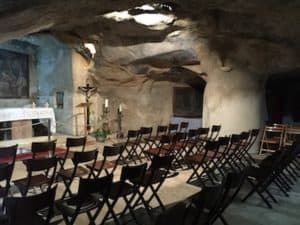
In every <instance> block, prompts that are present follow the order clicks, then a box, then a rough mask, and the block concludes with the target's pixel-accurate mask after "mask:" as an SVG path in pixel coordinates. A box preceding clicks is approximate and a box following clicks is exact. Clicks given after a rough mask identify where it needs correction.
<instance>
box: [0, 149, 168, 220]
mask: <svg viewBox="0 0 300 225" xmlns="http://www.w3.org/2000/svg"><path fill="white" fill-rule="evenodd" d="M89 152H90V151H89ZM81 153H83V152H81ZM172 161H173V157H170V156H166V157H155V158H154V159H153V161H152V162H151V164H150V165H149V166H148V165H147V163H143V164H139V165H134V166H128V165H127V166H123V167H122V170H121V175H120V178H119V180H118V181H113V176H114V175H113V173H111V174H109V175H106V176H102V177H100V178H99V177H93V176H92V171H91V172H90V175H89V176H88V177H86V178H80V181H79V187H78V190H77V193H75V194H74V193H70V196H69V197H68V198H62V199H60V200H57V201H55V204H53V201H54V196H55V189H56V188H55V187H54V188H53V186H52V185H50V186H49V188H48V189H47V190H46V191H45V192H42V194H37V195H33V196H23V197H5V198H4V204H3V209H4V210H3V212H5V214H4V215H3V216H2V218H0V219H1V220H2V221H5V220H6V222H7V223H5V222H4V223H3V224H10V225H19V224H48V222H49V221H50V219H51V217H52V216H53V211H54V210H53V209H54V206H55V207H56V208H57V209H58V210H59V211H60V212H61V213H62V215H63V219H64V221H65V223H66V224H74V222H75V220H76V218H77V217H78V215H79V214H83V213H85V214H87V216H88V219H89V224H95V220H96V219H97V218H98V216H99V213H100V212H101V210H102V209H103V207H104V206H106V207H107V209H108V210H107V212H106V214H105V216H104V218H103V219H102V222H101V224H104V223H105V222H106V221H107V219H110V218H111V219H113V221H114V223H115V224H121V222H120V218H122V217H123V216H124V215H125V214H126V213H127V212H128V213H129V215H130V216H131V217H132V219H133V220H135V222H136V223H138V220H137V217H136V215H135V212H134V209H135V208H136V207H137V206H139V205H143V206H144V208H145V209H146V212H147V213H148V215H149V216H150V218H153V215H152V213H151V202H152V201H153V200H155V199H156V200H157V202H158V203H159V205H160V206H161V208H162V209H164V204H163V203H162V201H161V199H160V197H159V195H158V190H159V189H160V187H161V186H162V184H163V183H164V181H165V179H166V177H167V174H168V170H169V168H170V166H171V163H172ZM147 191H151V194H150V196H148V195H147V197H146V192H147ZM119 199H123V200H124V202H125V207H124V209H123V211H122V212H121V213H120V214H119V215H118V214H116V212H115V210H114V208H115V205H116V203H117V202H118V200H119ZM26 202H27V203H26ZM24 204H25V205H26V206H27V207H26V209H24V210H21V209H22V207H24ZM46 206H48V210H46V211H47V213H46V214H47V215H45V210H43V212H44V213H42V211H41V212H40V211H39V209H41V208H43V209H44V208H45V207H46ZM42 216H44V219H45V221H46V222H45V221H43V223H35V222H36V221H37V219H38V220H41V219H42V218H41V217H42Z"/></svg>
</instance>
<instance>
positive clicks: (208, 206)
mask: <svg viewBox="0 0 300 225" xmlns="http://www.w3.org/2000/svg"><path fill="white" fill-rule="evenodd" d="M223 193H224V183H221V184H216V185H212V186H206V187H204V188H203V189H202V190H201V191H200V192H198V193H196V194H194V195H192V196H190V197H188V198H187V199H186V200H185V201H186V202H187V203H188V205H189V207H188V213H187V215H186V217H185V224H188V225H198V224H209V225H210V224H212V220H213V219H214V218H215V217H216V215H218V214H219V209H220V204H221V200H222V196H223Z"/></svg>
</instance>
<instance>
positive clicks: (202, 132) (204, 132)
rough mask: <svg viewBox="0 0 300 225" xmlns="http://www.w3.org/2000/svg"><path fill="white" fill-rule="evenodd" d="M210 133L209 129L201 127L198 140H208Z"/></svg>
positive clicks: (198, 131)
mask: <svg viewBox="0 0 300 225" xmlns="http://www.w3.org/2000/svg"><path fill="white" fill-rule="evenodd" d="M208 133H209V128H208V127H200V128H198V129H197V136H198V138H206V137H207V136H208Z"/></svg>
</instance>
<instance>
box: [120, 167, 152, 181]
mask: <svg viewBox="0 0 300 225" xmlns="http://www.w3.org/2000/svg"><path fill="white" fill-rule="evenodd" d="M146 169H147V163H143V164H140V165H134V166H128V165H127V166H123V167H122V171H121V177H120V180H121V181H126V180H133V181H135V182H136V181H139V180H142V179H143V177H144V174H145V172H146Z"/></svg>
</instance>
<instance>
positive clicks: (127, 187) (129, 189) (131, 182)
mask: <svg viewBox="0 0 300 225" xmlns="http://www.w3.org/2000/svg"><path fill="white" fill-rule="evenodd" d="M146 167H147V164H146V163H144V164H141V165H135V166H124V167H122V171H121V177H120V180H119V181H117V182H114V183H112V185H111V188H110V192H109V194H108V202H107V206H108V209H109V210H108V212H107V213H106V215H105V216H104V218H103V220H102V222H101V225H103V224H104V223H105V222H106V220H107V219H109V215H110V214H111V216H112V218H113V219H114V222H115V223H116V224H118V225H119V224H121V223H120V221H119V219H118V218H117V215H116V213H115V212H114V207H115V205H116V204H117V202H118V200H119V199H123V200H124V202H125V207H124V210H123V211H122V213H121V214H120V216H121V217H122V216H123V215H124V214H125V213H126V211H127V210H129V213H130V215H131V217H132V218H133V219H134V221H135V222H136V223H138V220H137V217H136V215H135V213H134V211H133V210H134V208H135V206H134V205H132V201H133V200H134V198H135V197H136V195H137V194H138V190H139V183H140V180H141V179H143V177H144V174H145V171H146ZM110 200H111V202H110Z"/></svg>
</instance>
